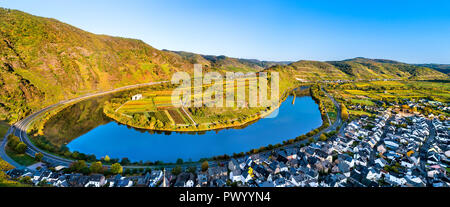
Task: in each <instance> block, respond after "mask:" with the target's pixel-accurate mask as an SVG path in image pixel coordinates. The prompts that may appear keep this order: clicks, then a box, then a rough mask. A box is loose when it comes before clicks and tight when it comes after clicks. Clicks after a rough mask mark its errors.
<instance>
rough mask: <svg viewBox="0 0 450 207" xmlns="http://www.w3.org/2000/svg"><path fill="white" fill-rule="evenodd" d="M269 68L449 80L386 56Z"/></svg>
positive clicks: (305, 75)
mask: <svg viewBox="0 0 450 207" xmlns="http://www.w3.org/2000/svg"><path fill="white" fill-rule="evenodd" d="M269 70H292V75H295V77H296V78H298V79H302V80H307V81H316V80H337V79H346V80H347V79H348V80H369V79H410V80H418V79H420V80H426V79H448V78H449V76H448V75H446V74H444V73H441V72H439V71H437V70H434V69H431V68H427V67H423V66H417V65H411V64H406V63H401V62H398V61H393V60H385V59H368V58H362V57H358V58H353V59H347V60H342V61H325V62H320V61H308V60H301V61H298V62H294V63H291V64H289V65H286V66H274V67H272V68H270V69H269Z"/></svg>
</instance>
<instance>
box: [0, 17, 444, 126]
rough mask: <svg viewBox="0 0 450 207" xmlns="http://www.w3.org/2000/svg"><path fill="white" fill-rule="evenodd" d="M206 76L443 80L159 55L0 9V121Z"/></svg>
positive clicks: (413, 71)
mask: <svg viewBox="0 0 450 207" xmlns="http://www.w3.org/2000/svg"><path fill="white" fill-rule="evenodd" d="M196 63H199V64H202V65H204V66H205V67H204V69H205V70H207V71H220V72H223V71H235V72H237V71H242V72H250V71H261V70H278V69H282V70H286V71H288V73H286V74H289V76H285V77H290V78H292V77H297V78H301V79H306V80H331V79H371V78H391V77H394V78H403V79H448V75H446V74H443V73H440V72H438V71H436V70H433V69H430V68H428V67H423V66H417V65H409V64H404V63H399V62H396V61H387V60H371V59H365V58H355V59H351V60H344V61H329V62H319V61H298V62H273V61H259V60H252V59H240V58H230V57H226V56H212V55H199V54H195V53H190V52H175V51H168V50H158V49H156V48H153V47H152V46H150V45H148V44H146V43H144V42H143V41H141V40H136V39H129V38H122V37H111V36H107V35H97V34H92V33H89V32H86V31H83V30H81V29H78V28H76V27H73V26H71V25H68V24H66V23H63V22H60V21H58V20H55V19H51V18H44V17H38V16H34V15H31V14H27V13H25V12H21V11H17V10H11V9H4V8H0V120H2V119H7V120H9V121H10V122H15V121H17V120H20V119H22V118H23V117H25V116H27V115H28V114H30V113H31V112H33V111H35V110H37V109H40V108H43V107H44V106H48V105H50V104H53V103H56V102H58V101H61V100H66V99H69V98H74V97H78V96H80V95H82V94H86V93H92V92H98V91H104V90H110V89H112V88H117V87H120V86H125V85H132V84H138V83H145V82H151V81H159V80H169V79H170V77H171V75H172V74H173V73H175V72H177V71H186V72H189V73H191V72H192V69H193V64H196Z"/></svg>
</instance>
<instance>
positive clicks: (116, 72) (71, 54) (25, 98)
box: [0, 9, 192, 120]
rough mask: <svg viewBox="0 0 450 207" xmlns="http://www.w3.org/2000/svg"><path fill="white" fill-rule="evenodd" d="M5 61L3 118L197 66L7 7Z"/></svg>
mask: <svg viewBox="0 0 450 207" xmlns="http://www.w3.org/2000/svg"><path fill="white" fill-rule="evenodd" d="M0 62H1V66H0V67H1V68H0V69H1V72H0V80H1V82H0V88H1V89H2V90H1V92H0V96H1V97H0V116H3V118H8V119H12V120H15V119H17V118H21V117H23V116H24V115H26V114H27V113H29V111H30V110H31V109H36V108H39V107H42V105H47V104H50V103H54V102H56V101H59V100H63V99H67V98H70V97H75V96H78V95H79V94H82V93H88V92H93V91H100V90H107V89H111V88H115V87H119V86H124V85H130V84H136V83H143V82H149V81H156V80H165V79H168V78H169V77H170V75H171V74H172V73H173V72H176V71H180V70H183V71H189V70H192V64H191V63H190V62H188V61H186V60H185V59H184V58H182V57H181V56H179V55H176V54H173V53H170V52H164V51H160V50H157V49H155V48H153V47H151V46H149V45H147V44H145V43H144V42H142V41H140V40H134V39H126V38H119V37H110V36H105V35H95V34H92V33H89V32H85V31H83V30H80V29H77V28H75V27H72V26H70V25H67V24H65V23H62V22H59V21H57V20H54V19H48V18H42V17H36V16H33V15H30V14H26V13H23V12H20V11H16V10H8V9H0ZM23 110H25V112H23ZM6 111H10V112H12V113H10V114H9V115H8V114H6ZM6 116H8V117H6ZM0 118H1V117H0Z"/></svg>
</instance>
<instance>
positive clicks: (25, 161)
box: [6, 147, 36, 166]
mask: <svg viewBox="0 0 450 207" xmlns="http://www.w3.org/2000/svg"><path fill="white" fill-rule="evenodd" d="M6 154H7V155H8V156H9V157H10V158H11V159H13V160H14V161H16V162H17V163H19V164H21V165H23V166H30V165H32V164H34V163H36V160H35V159H34V158H33V157H31V156H29V155H27V154H17V153H16V152H14V151H13V150H11V149H9V148H8V147H6Z"/></svg>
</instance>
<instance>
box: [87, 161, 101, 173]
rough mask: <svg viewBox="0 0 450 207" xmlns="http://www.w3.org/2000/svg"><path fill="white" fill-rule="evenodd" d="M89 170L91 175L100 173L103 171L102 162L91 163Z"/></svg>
mask: <svg viewBox="0 0 450 207" xmlns="http://www.w3.org/2000/svg"><path fill="white" fill-rule="evenodd" d="M89 169H90V170H91V172H92V173H101V172H102V171H103V165H102V162H94V163H92V164H91V167H90V168H89Z"/></svg>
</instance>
